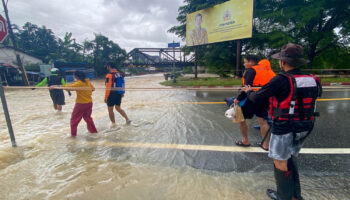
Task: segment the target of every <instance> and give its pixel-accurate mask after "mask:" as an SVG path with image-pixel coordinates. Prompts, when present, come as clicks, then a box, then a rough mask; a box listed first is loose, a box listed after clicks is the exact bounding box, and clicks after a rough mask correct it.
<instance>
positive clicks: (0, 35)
mask: <svg viewBox="0 0 350 200" xmlns="http://www.w3.org/2000/svg"><path fill="white" fill-rule="evenodd" d="M6 36H7V27H6V20H5V19H4V18H3V17H2V16H1V15H0V43H2V42H3V41H4V40H5V38H6Z"/></svg>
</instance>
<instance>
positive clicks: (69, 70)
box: [54, 61, 95, 82]
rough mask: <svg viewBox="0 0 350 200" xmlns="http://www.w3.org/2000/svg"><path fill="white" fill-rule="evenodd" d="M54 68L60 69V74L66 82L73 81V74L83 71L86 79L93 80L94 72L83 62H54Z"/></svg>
mask: <svg viewBox="0 0 350 200" xmlns="http://www.w3.org/2000/svg"><path fill="white" fill-rule="evenodd" d="M54 67H56V68H58V69H60V71H61V73H62V74H64V76H65V79H66V80H67V81H68V82H71V81H74V76H73V74H74V72H75V71H76V70H80V71H83V72H84V73H85V75H86V78H89V79H90V80H92V79H95V70H94V69H93V68H92V67H91V66H90V65H89V64H88V63H85V62H61V61H55V62H54Z"/></svg>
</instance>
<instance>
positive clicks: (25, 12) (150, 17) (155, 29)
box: [2, 0, 184, 51]
mask: <svg viewBox="0 0 350 200" xmlns="http://www.w3.org/2000/svg"><path fill="white" fill-rule="evenodd" d="M181 5H183V0H8V9H9V15H10V20H11V23H13V24H17V25H19V26H20V27H22V26H23V25H24V23H25V22H31V23H33V24H37V25H39V26H42V25H45V26H46V27H47V28H49V29H51V30H52V31H53V32H54V33H55V35H56V36H58V37H60V38H63V36H64V34H65V33H66V32H72V33H73V37H74V38H76V39H77V40H78V41H79V42H82V41H84V40H85V39H89V40H91V39H93V38H94V33H101V34H103V35H105V36H107V37H108V38H109V39H110V40H113V41H114V42H116V43H117V44H119V45H120V47H121V48H124V49H126V50H127V51H130V50H132V49H133V48H136V47H167V43H168V42H172V41H173V40H175V42H181V44H184V42H182V41H180V40H181V39H179V38H178V37H177V36H175V35H174V34H172V33H168V32H167V31H168V30H169V28H171V27H172V26H174V25H179V23H178V22H177V20H176V17H177V16H178V8H179V7H180V6H181ZM2 15H4V12H2Z"/></svg>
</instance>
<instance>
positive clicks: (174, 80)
mask: <svg viewBox="0 0 350 200" xmlns="http://www.w3.org/2000/svg"><path fill="white" fill-rule="evenodd" d="M173 57H174V59H173V76H174V79H173V82H174V83H176V76H175V46H173Z"/></svg>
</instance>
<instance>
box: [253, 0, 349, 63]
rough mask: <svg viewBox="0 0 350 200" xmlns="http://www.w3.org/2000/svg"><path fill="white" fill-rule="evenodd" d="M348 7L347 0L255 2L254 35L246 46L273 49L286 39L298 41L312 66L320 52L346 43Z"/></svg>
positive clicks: (337, 48) (338, 49) (341, 47)
mask: <svg viewBox="0 0 350 200" xmlns="http://www.w3.org/2000/svg"><path fill="white" fill-rule="evenodd" d="M349 7H350V2H349V1H347V0H308V1H305V0H283V1H278V0H261V1H256V13H255V16H256V17H255V19H254V20H255V33H256V34H255V35H254V37H253V38H252V40H251V41H250V43H249V45H250V47H252V48H254V47H259V48H258V49H260V50H262V49H272V50H273V49H280V47H281V46H282V45H283V44H285V43H287V42H294V43H298V44H301V45H302V46H304V47H305V53H306V56H307V58H308V59H309V60H310V63H309V68H312V66H314V61H315V59H316V58H317V57H324V56H326V55H325V54H324V52H326V51H328V52H329V51H344V47H345V46H349V44H350V43H349V19H350V9H349ZM339 55H341V54H339ZM348 56H349V54H348ZM326 57H328V56H326ZM326 57H325V58H322V59H320V58H319V59H318V60H324V61H326V60H327V58H326ZM328 58H329V59H331V58H330V57H328ZM336 62H337V61H336ZM315 66H316V67H319V63H317V65H315Z"/></svg>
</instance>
